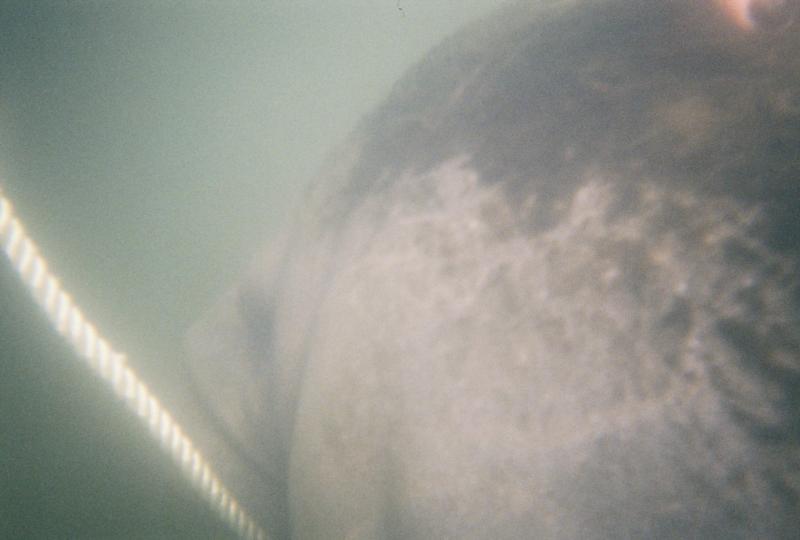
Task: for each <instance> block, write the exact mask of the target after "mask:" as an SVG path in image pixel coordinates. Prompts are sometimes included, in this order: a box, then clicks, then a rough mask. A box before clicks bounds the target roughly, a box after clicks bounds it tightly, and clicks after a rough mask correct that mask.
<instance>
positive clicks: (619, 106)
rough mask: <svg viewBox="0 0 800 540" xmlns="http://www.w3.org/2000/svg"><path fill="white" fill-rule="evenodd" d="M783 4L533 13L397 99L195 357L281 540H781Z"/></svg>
mask: <svg viewBox="0 0 800 540" xmlns="http://www.w3.org/2000/svg"><path fill="white" fill-rule="evenodd" d="M796 7H797V6H796V4H795V3H787V4H786V5H785V9H786V11H785V12H783V17H782V19H781V21H778V22H779V24H778V23H777V22H776V21H777V19H776V16H775V14H774V13H771V14H770V17H771V18H770V19H769V20H768V21H766V22H769V24H766V23H765V24H764V25H763V27H759V25H758V24H757V23H758V20H756V19H754V20H755V22H754V27H753V28H750V29H743V28H742V27H741V25H740V24H738V23H737V21H735V20H733V19H732V18H731V17H730V16H729V15H727V14H726V11H725V10H723V9H719V2H715V1H708V2H702V1H695V0H692V1H689V0H675V1H666V0H598V1H594V2H583V1H578V0H561V1H537V2H523V3H520V4H518V5H512V6H510V7H507V8H505V9H503V10H501V11H500V12H498V13H497V14H495V15H493V16H492V17H490V18H489V19H487V20H484V21H481V22H480V23H478V24H476V25H473V26H472V27H469V28H467V29H465V30H464V31H462V32H461V33H460V34H458V35H456V36H455V37H453V38H451V39H450V40H448V41H446V42H445V43H444V44H442V45H441V46H440V47H438V48H437V49H435V50H434V51H433V52H432V53H431V54H430V56H429V57H428V58H427V59H426V60H425V61H424V62H422V63H421V64H420V65H418V66H417V67H416V68H415V69H413V70H412V71H411V73H409V74H408V75H407V76H406V77H405V78H404V79H403V80H402V81H401V82H400V83H398V85H397V86H396V87H395V89H394V91H393V92H392V95H391V96H390V97H389V98H388V100H387V101H386V103H385V104H384V105H383V106H382V107H381V108H379V109H378V110H377V111H375V112H374V113H373V114H372V115H371V116H369V117H368V118H366V119H365V120H364V121H363V123H362V124H361V126H360V127H359V129H358V130H357V131H356V133H355V134H354V135H353V136H352V138H351V139H350V140H349V142H348V143H347V144H346V145H344V146H343V147H342V148H341V149H340V151H339V152H337V153H335V154H334V156H333V158H332V159H331V162H330V166H329V167H326V169H325V171H324V173H323V175H322V178H321V179H320V181H319V182H317V183H316V184H315V185H314V187H313V188H312V189H311V191H310V193H309V196H308V203H307V206H306V207H305V208H304V209H302V211H301V212H300V214H299V217H298V220H297V222H296V223H295V224H294V227H293V229H292V230H291V231H290V232H289V233H287V235H286V237H285V241H284V242H283V243H282V244H281V245H279V246H277V247H275V248H273V249H272V250H270V251H269V254H268V256H266V257H265V259H264V260H262V261H260V262H259V263H258V264H256V265H255V266H254V270H253V272H252V273H251V277H250V278H249V279H247V280H245V282H244V283H243V284H242V285H241V286H240V287H238V288H236V289H235V290H234V291H232V292H231V293H229V294H228V295H227V296H226V297H225V299H223V301H222V302H221V304H220V306H219V307H218V310H217V311H216V312H215V313H214V314H212V315H211V316H210V317H208V318H207V319H206V320H205V321H204V322H202V323H201V324H199V325H198V326H197V327H196V328H195V329H194V331H193V332H192V334H191V335H190V339H189V346H190V349H191V350H192V351H193V358H194V360H193V362H194V364H193V367H192V369H193V370H194V371H195V380H196V383H197V388H198V393H199V395H201V396H202V400H203V402H204V403H205V404H206V406H207V407H208V410H209V412H210V413H211V414H212V416H213V417H214V418H215V419H216V426H217V427H218V428H220V429H219V434H218V435H217V436H216V438H215V439H214V438H211V439H209V440H208V441H207V442H206V444H207V445H208V448H209V452H210V453H212V454H214V455H216V456H217V460H218V463H219V465H220V468H221V469H223V473H224V475H225V476H226V477H227V478H229V479H230V481H231V483H232V484H233V487H234V489H236V490H238V491H239V492H240V494H241V496H242V498H243V500H244V501H245V503H246V504H247V505H248V506H249V507H251V508H252V509H253V511H254V512H255V513H256V514H258V515H259V516H263V520H264V522H265V524H266V525H267V526H268V528H269V529H270V531H271V534H273V535H274V536H275V537H276V538H284V537H295V538H411V539H428V538H486V539H503V538H555V539H593V538H598V539H601V538H608V539H616V538H674V539H685V538H720V539H723V538H724V539H730V538H796V537H797V526H798V525H797V524H798V523H800V444H799V442H800V326H799V325H798V314H799V313H800V310H799V308H800V289H798V279H800V278H799V277H798V276H800V272H799V271H800V268H799V267H798V264H799V262H800V259H798V257H799V256H800V236H798V233H799V232H800V231H799V230H798V227H800V225H799V223H800V220H799V219H798V217H800V25H799V24H798V20H797V18H796V17H795V15H796V14H797V9H796ZM778 18H780V17H778ZM765 20H766V19H765Z"/></svg>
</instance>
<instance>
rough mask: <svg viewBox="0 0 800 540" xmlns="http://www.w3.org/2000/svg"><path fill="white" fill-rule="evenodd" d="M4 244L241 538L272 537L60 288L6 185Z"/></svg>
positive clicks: (0, 214)
mask: <svg viewBox="0 0 800 540" xmlns="http://www.w3.org/2000/svg"><path fill="white" fill-rule="evenodd" d="M0 246H2V249H3V251H4V252H5V254H6V256H7V257H8V259H9V261H10V262H11V265H12V266H13V267H14V269H15V270H16V271H17V273H18V274H19V277H20V279H21V280H22V282H23V283H24V284H25V286H26V287H27V289H28V291H29V292H30V294H31V296H33V298H34V299H35V301H36V303H37V304H39V306H40V307H41V308H42V310H43V311H44V312H45V313H46V314H47V317H48V318H49V319H50V322H51V324H52V326H53V328H54V329H55V330H56V331H57V332H58V333H59V334H60V335H61V336H62V337H63V338H64V339H65V340H66V341H68V342H69V343H70V345H72V347H73V349H75V351H76V352H77V353H78V355H79V356H80V357H81V358H82V359H83V360H84V361H85V362H86V364H87V365H88V366H89V368H90V369H91V370H92V371H93V372H94V373H95V374H97V375H98V376H99V377H100V378H101V379H102V380H104V381H105V382H106V383H107V384H108V385H109V386H110V387H111V388H112V389H113V390H114V393H115V394H116V395H117V397H119V398H120V399H121V400H122V401H124V402H125V404H126V405H127V406H128V408H129V409H130V410H131V411H132V412H133V413H134V414H136V415H137V416H138V417H139V419H140V420H141V421H142V423H144V424H145V425H146V426H147V428H148V430H149V432H150V434H151V435H152V436H153V437H154V438H155V439H156V440H157V441H158V442H159V444H160V445H161V448H162V449H163V450H164V451H165V452H166V453H167V454H169V456H170V457H171V458H172V460H173V461H174V462H175V463H176V464H177V465H178V467H180V469H181V471H182V472H183V473H184V475H185V476H186V477H187V478H188V480H189V482H190V483H191V485H192V486H193V487H194V488H195V489H196V490H198V491H199V492H200V493H201V494H202V496H203V498H204V499H205V500H206V502H207V503H208V505H209V506H210V507H211V508H212V509H213V510H214V511H215V512H216V513H217V514H218V515H219V516H220V517H222V519H223V521H225V523H226V524H227V525H228V526H230V527H231V528H232V529H233V530H234V531H235V532H236V534H238V535H239V537H240V538H243V539H246V540H267V535H266V533H265V532H264V531H263V530H262V529H261V528H260V527H259V526H258V524H256V522H255V521H254V520H253V519H252V518H251V517H250V516H249V515H248V514H247V512H246V511H245V509H244V508H242V507H241V506H240V505H239V503H238V502H237V501H236V498H235V497H234V496H233V495H232V494H231V492H230V491H229V490H228V488H226V487H225V486H224V485H223V484H222V481H221V480H220V479H219V477H218V476H217V474H216V473H215V472H214V471H213V469H212V468H211V466H210V465H209V463H208V462H207V461H206V459H205V458H204V457H203V456H202V455H201V454H200V452H199V451H198V450H197V448H195V446H194V444H192V441H191V440H190V439H189V437H187V436H186V435H185V434H184V433H183V430H182V429H181V427H180V425H178V423H177V422H176V421H175V420H174V419H173V418H172V415H170V414H169V412H168V411H167V410H166V409H165V408H164V407H163V406H162V405H161V403H160V402H159V401H158V399H157V398H156V397H155V396H154V395H153V394H152V393H151V392H150V390H149V389H148V388H147V386H146V385H145V384H144V383H143V382H142V381H141V380H140V379H139V377H138V376H137V375H136V373H135V372H134V371H133V370H132V369H131V368H130V367H129V366H128V364H127V360H126V357H125V355H124V354H122V353H120V352H118V351H116V350H115V349H114V348H113V347H112V346H111V345H110V344H109V343H108V341H107V340H106V339H105V338H103V337H102V335H101V334H100V333H99V332H98V331H97V329H96V328H95V327H94V325H92V323H90V322H89V321H87V320H86V318H85V317H84V316H83V313H82V312H81V310H80V309H79V308H78V307H77V306H76V305H75V304H74V302H73V301H72V298H71V297H70V296H69V294H67V293H66V292H65V291H64V290H63V289H62V288H61V285H60V283H59V281H58V279H57V278H56V277H55V276H54V275H53V274H51V273H50V272H49V270H48V269H47V263H46V262H45V260H44V259H43V258H42V256H41V255H40V254H39V250H38V248H37V247H36V244H35V243H34V242H33V241H32V240H31V239H30V238H29V237H28V235H27V234H26V233H25V228H24V227H23V225H22V223H21V222H20V221H19V219H18V218H17V217H15V216H14V211H13V207H12V206H11V203H10V202H9V201H8V199H7V198H6V197H5V196H4V195H3V192H2V190H1V189H0Z"/></svg>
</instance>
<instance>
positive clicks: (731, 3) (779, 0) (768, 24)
mask: <svg viewBox="0 0 800 540" xmlns="http://www.w3.org/2000/svg"><path fill="white" fill-rule="evenodd" d="M715 2H716V3H717V5H718V6H719V7H720V9H722V11H723V12H724V13H725V15H726V16H727V17H728V18H729V19H730V20H731V21H732V22H733V23H734V24H735V25H736V26H738V27H739V28H740V29H741V30H744V31H747V32H752V31H755V30H758V29H763V30H778V29H781V28H784V27H786V26H788V25H789V24H791V23H792V22H793V20H794V17H795V15H796V12H797V4H798V0H715Z"/></svg>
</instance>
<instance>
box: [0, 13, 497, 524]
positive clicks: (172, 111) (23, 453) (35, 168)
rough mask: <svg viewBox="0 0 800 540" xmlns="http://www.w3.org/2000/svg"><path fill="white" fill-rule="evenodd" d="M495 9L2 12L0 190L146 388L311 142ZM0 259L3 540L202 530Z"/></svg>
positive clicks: (271, 227) (306, 169)
mask: <svg viewBox="0 0 800 540" xmlns="http://www.w3.org/2000/svg"><path fill="white" fill-rule="evenodd" d="M499 3H500V2H498V1H497V0H458V1H456V0H447V1H445V0H434V1H429V2H422V1H421V0H399V1H397V0H385V1H383V0H381V1H356V0H349V1H341V0H337V1H328V2H317V1H310V0H303V1H296V2H289V1H285V2H276V1H237V2H218V1H206V0H197V1H195V2H177V1H176V2H172V1H170V2H163V1H147V2H103V1H70V2H68V1H64V2H35V3H34V2H28V1H11V0H9V1H5V2H2V3H0V185H2V188H3V190H4V191H5V192H6V193H7V194H8V195H9V196H10V197H11V198H12V200H13V201H14V202H15V204H16V207H17V210H18V212H19V214H20V215H21V217H22V218H23V219H24V220H25V221H26V223H27V225H28V228H29V231H30V232H31V234H32V235H33V236H34V237H35V238H36V239H37V241H38V242H39V244H40V246H41V248H42V251H43V253H44V254H45V255H46V256H47V257H48V258H49V260H50V262H51V265H52V267H53V269H54V270H55V271H56V272H57V273H58V274H59V275H60V276H61V277H62V278H63V282H64V284H65V286H66V287H67V288H68V289H69V290H71V291H72V292H73V293H74V295H75V297H76V300H77V301H78V302H79V303H80V304H81V305H83V306H84V309H85V312H86V313H87V314H88V315H89V316H90V317H92V318H93V319H94V320H96V321H97V322H98V325H99V326H100V328H101V330H103V331H104V332H105V333H106V334H108V335H109V336H110V338H111V339H112V340H113V341H114V342H115V343H116V344H118V346H119V347H120V348H122V349H124V350H126V351H128V352H129V354H130V355H131V357H133V358H136V363H137V365H139V366H140V371H141V372H142V373H143V374H144V375H145V376H146V377H147V378H148V379H150V380H151V384H152V385H153V387H154V388H155V389H156V391H157V390H158V389H159V386H162V385H163V386H168V383H160V382H159V381H161V380H162V379H163V378H167V377H169V376H170V374H171V373H172V371H171V370H170V367H171V366H172V364H171V362H173V356H174V355H176V354H178V351H179V350H180V349H179V347H180V339H181V337H182V335H183V333H184V331H185V329H186V327H187V326H188V325H189V324H190V323H191V321H192V320H193V319H194V317H196V316H197V315H198V313H199V312H200V311H201V310H202V309H203V308H204V306H207V305H208V304H209V303H210V302H211V301H212V300H213V298H214V297H215V296H216V295H217V294H218V293H219V292H220V291H221V290H222V289H223V288H224V287H225V285H226V284H228V283H230V282H231V281H232V279H233V278H234V277H235V276H236V275H237V274H238V273H239V272H240V270H241V269H242V268H243V267H244V266H245V264H246V263H247V261H248V260H249V259H250V257H252V256H253V254H254V253H255V252H256V250H257V248H258V246H259V245H262V244H263V243H265V242H267V241H268V239H269V237H270V235H271V234H272V233H273V231H275V230H276V228H277V227H278V226H279V225H280V224H281V223H282V222H284V221H285V220H286V219H287V218H288V216H289V215H290V213H291V209H292V208H293V205H294V202H295V201H296V200H297V198H298V197H299V196H300V195H299V194H300V193H301V192H302V188H303V186H305V185H306V184H307V182H308V181H309V180H310V179H311V178H312V177H313V175H314V174H315V172H316V170H317V169H318V168H319V167H320V165H321V162H322V159H323V157H324V156H325V154H326V153H327V152H329V151H330V150H331V149H332V148H333V147H334V146H335V145H336V144H337V142H339V141H341V140H342V139H343V138H344V137H345V136H346V135H347V133H348V132H349V131H350V130H351V129H352V128H353V127H354V125H355V124H356V122H357V121H358V119H359V117H361V116H362V115H363V114H364V113H366V112H367V111H369V110H370V108H372V107H373V106H374V105H375V104H377V103H378V102H379V101H380V100H381V99H382V97H384V96H385V95H386V93H387V92H388V91H389V89H390V88H391V85H392V83H393V82H394V81H395V80H396V79H397V78H398V77H399V76H400V75H401V73H402V72H403V71H404V70H405V69H407V68H408V67H409V66H410V65H411V64H412V63H413V62H415V61H416V60H418V59H419V58H421V56H422V55H423V54H424V52H425V51H426V50H428V49H429V48H430V47H431V46H433V45H434V44H436V43H437V42H439V41H440V40H441V39H442V38H443V37H444V36H446V35H447V34H449V33H450V32H452V31H453V30H454V29H456V28H457V27H459V26H461V25H462V24H463V23H464V22H466V21H468V20H470V19H473V18H475V17H477V16H478V15H479V14H481V13H483V12H485V11H487V10H489V9H490V8H491V7H493V6H495V5H497V4H499ZM2 270H3V273H2V278H3V280H2V282H0V289H2V292H3V294H2V296H0V302H1V303H0V343H2V345H0V366H2V367H0V381H2V383H1V384H0V406H2V410H3V412H4V414H3V421H2V424H0V426H1V428H2V429H1V432H0V441H2V442H1V443H0V537H33V538H38V537H53V538H62V537H78V538H82V537H98V538H107V537H112V536H114V535H116V536H117V537H120V538H128V537H141V536H148V537H153V536H155V537H161V536H166V537H173V536H175V535H178V534H179V532H178V531H182V532H181V533H180V534H185V531H186V524H187V523H194V524H195V529H194V530H192V532H190V535H191V537H202V536H204V535H207V536H210V537H216V536H217V535H218V534H221V532H220V531H219V530H218V529H215V528H214V527H213V521H209V520H208V518H207V517H203V516H204V514H203V511H202V510H200V508H201V506H200V505H199V504H197V501H195V500H194V499H193V498H192V496H191V495H189V494H187V492H185V491H182V490H181V488H180V483H179V482H178V480H177V474H174V472H173V471H172V470H171V469H170V467H169V465H168V464H167V463H165V462H161V461H160V457H159V455H158V454H157V453H156V452H155V451H153V449H152V448H151V447H150V446H149V443H148V442H147V440H146V439H145V437H144V435H143V434H142V433H140V432H139V431H137V428H135V427H134V425H133V424H132V423H130V422H129V421H128V420H127V417H126V415H125V413H124V411H122V410H121V409H120V408H118V407H117V408H115V407H116V406H115V405H114V404H113V400H111V399H109V396H108V395H107V393H106V392H105V390H103V389H102V388H100V387H99V386H97V385H96V384H95V383H94V382H93V381H91V380H90V381H89V382H86V381H84V380H83V376H84V372H83V370H82V369H79V368H74V366H72V365H71V364H70V362H71V361H72V358H71V355H70V353H69V352H68V351H67V350H66V349H64V348H63V347H62V346H61V345H60V344H58V343H57V342H56V341H54V340H53V339H52V338H51V336H50V334H49V331H48V329H47V327H46V326H45V325H44V324H43V321H42V320H41V318H39V317H38V316H37V315H36V314H34V313H33V312H28V311H27V310H28V309H29V308H28V307H26V305H25V302H26V300H25V296H24V295H23V293H22V291H20V290H18V289H17V288H16V287H17V286H16V284H15V283H14V281H13V278H12V276H11V274H10V272H9V271H8V268H7V265H5V263H3V266H2ZM172 376H173V377H174V375H172ZM107 407H111V409H110V410H108V411H107V410H105V409H106V408H107ZM209 527H211V528H209Z"/></svg>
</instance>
